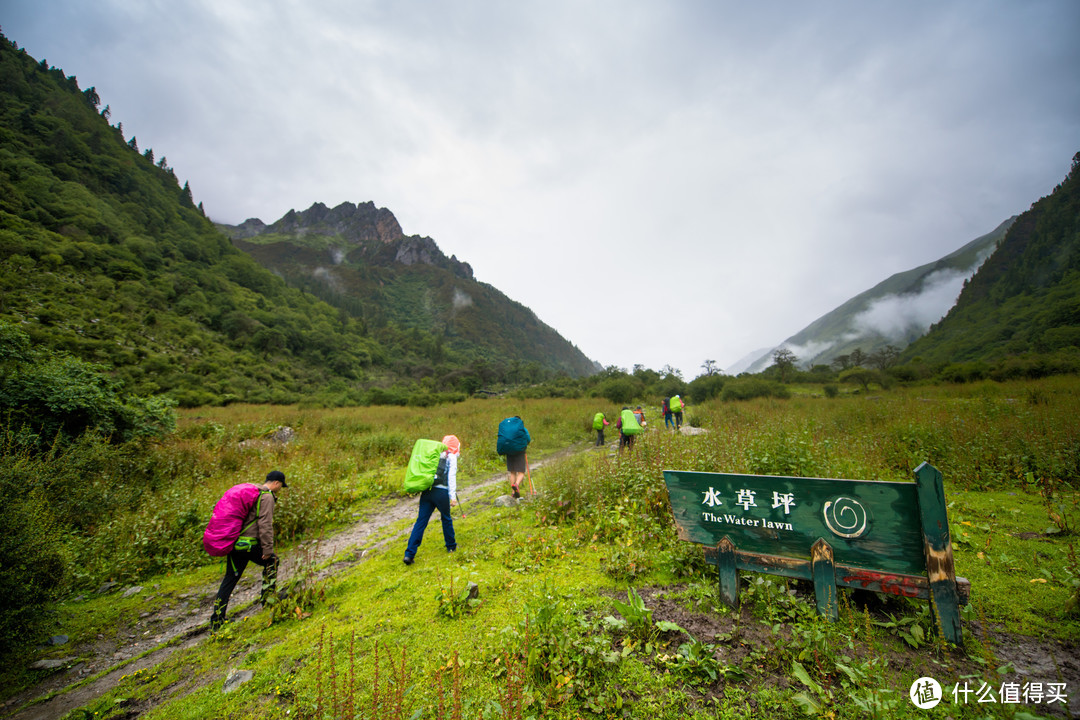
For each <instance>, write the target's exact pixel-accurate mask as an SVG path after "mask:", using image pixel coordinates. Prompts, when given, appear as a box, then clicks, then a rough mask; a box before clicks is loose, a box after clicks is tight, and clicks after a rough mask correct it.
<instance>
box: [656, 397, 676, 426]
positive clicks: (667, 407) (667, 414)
mask: <svg viewBox="0 0 1080 720" xmlns="http://www.w3.org/2000/svg"><path fill="white" fill-rule="evenodd" d="M660 410H661V412H663V413H664V429H665V430H666V429H667V428H669V427H675V418H674V417H673V416H672V412H671V398H664V402H663V403H662V404H661V405H660ZM675 429H676V430H678V428H675Z"/></svg>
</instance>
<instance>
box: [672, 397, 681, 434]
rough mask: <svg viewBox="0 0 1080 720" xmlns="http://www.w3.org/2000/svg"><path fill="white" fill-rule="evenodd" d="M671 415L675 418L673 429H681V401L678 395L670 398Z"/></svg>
mask: <svg viewBox="0 0 1080 720" xmlns="http://www.w3.org/2000/svg"><path fill="white" fill-rule="evenodd" d="M670 404H671V414H672V415H674V416H675V429H676V430H678V429H679V428H681V427H682V411H683V401H682V398H681V397H679V396H678V395H672V396H671V403H670Z"/></svg>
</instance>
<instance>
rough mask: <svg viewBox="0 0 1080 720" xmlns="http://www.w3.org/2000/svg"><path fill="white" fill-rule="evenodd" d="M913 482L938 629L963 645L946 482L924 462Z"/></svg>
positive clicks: (956, 642)
mask: <svg viewBox="0 0 1080 720" xmlns="http://www.w3.org/2000/svg"><path fill="white" fill-rule="evenodd" d="M915 484H916V485H917V486H918V488H919V490H918V498H919V516H920V518H921V520H922V532H923V554H924V555H925V557H926V577H927V579H928V580H929V581H930V593H931V595H932V596H933V598H934V610H935V612H937V614H938V619H939V620H940V621H941V631H942V633H944V635H945V639H946V640H948V641H949V642H951V643H955V644H956V645H963V644H964V635H963V632H962V630H961V628H960V600H959V597H958V594H957V592H956V570H955V567H954V566H953V552H952V538H951V537H950V535H949V517H948V514H947V513H946V510H945V483H944V480H943V479H942V477H941V473H940V472H939V471H938V469H937V468H935V467H934V466H932V465H929V464H927V463H923V464H921V465H919V467H917V468H915Z"/></svg>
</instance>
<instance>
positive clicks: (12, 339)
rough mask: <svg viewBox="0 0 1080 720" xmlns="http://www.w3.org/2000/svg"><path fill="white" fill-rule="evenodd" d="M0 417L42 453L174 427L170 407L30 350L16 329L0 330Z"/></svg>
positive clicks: (61, 358)
mask: <svg viewBox="0 0 1080 720" xmlns="http://www.w3.org/2000/svg"><path fill="white" fill-rule="evenodd" d="M0 368H2V375H0V412H2V413H3V415H4V419H5V420H6V421H7V423H8V425H9V427H11V428H14V429H16V430H18V431H19V438H20V442H21V443H24V444H25V443H29V444H31V445H33V446H34V449H35V450H37V451H45V450H48V449H49V448H50V447H52V446H53V445H54V444H55V443H60V444H61V445H63V444H67V443H70V442H71V441H73V440H74V439H75V438H77V437H79V436H80V435H82V434H83V433H85V432H88V431H95V432H98V433H100V434H102V435H103V436H105V437H108V438H110V439H111V440H112V441H113V442H127V441H129V440H134V439H137V438H144V437H154V436H160V435H163V434H165V433H167V432H170V431H171V430H172V429H173V428H174V427H175V424H176V418H175V416H174V414H173V411H172V402H171V401H169V400H166V399H164V398H140V397H132V396H130V395H125V394H123V393H122V388H121V387H120V385H119V383H118V382H117V381H115V380H113V379H112V378H110V377H109V376H108V375H106V374H105V368H104V367H102V366H100V365H95V364H92V363H88V362H86V361H84V360H79V359H77V358H73V357H69V356H66V355H58V354H54V353H52V352H49V351H46V350H38V349H34V348H32V347H31V346H30V341H29V338H28V337H27V336H26V334H25V333H23V332H22V331H21V330H19V329H18V328H15V327H13V326H12V325H10V324H7V323H4V324H2V325H0Z"/></svg>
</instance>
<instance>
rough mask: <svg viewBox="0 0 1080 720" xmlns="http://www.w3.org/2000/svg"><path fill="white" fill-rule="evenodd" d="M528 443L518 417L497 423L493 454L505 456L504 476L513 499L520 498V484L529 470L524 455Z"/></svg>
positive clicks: (529, 439) (524, 428) (525, 429)
mask: <svg viewBox="0 0 1080 720" xmlns="http://www.w3.org/2000/svg"><path fill="white" fill-rule="evenodd" d="M530 442H532V437H531V436H530V435H529V431H528V429H527V428H526V427H525V423H524V422H522V420H521V416H520V415H514V416H513V417H508V418H506V419H505V420H503V421H501V422H500V423H499V436H498V440H497V441H496V443H495V452H497V453H499V454H500V455H505V456H506V474H507V477H508V478H509V480H510V488H511V489H512V490H513V491H514V498H515V499H517V498H520V497H521V492H520V488H521V483H522V482H524V480H525V473H526V472H528V470H529V459H528V456H527V455H526V454H525V449H526V448H527V447H529V443H530Z"/></svg>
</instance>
